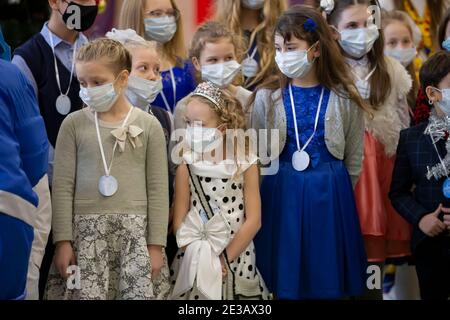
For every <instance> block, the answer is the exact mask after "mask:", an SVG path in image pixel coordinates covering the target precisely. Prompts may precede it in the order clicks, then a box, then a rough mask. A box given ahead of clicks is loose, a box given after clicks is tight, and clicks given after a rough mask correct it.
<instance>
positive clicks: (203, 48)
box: [175, 22, 251, 129]
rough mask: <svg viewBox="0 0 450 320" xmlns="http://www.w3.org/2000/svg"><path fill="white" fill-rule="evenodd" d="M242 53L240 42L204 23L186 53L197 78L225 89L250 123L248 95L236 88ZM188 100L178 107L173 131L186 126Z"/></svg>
mask: <svg viewBox="0 0 450 320" xmlns="http://www.w3.org/2000/svg"><path fill="white" fill-rule="evenodd" d="M242 53H243V48H242V43H241V42H240V40H239V39H238V38H237V37H236V36H234V35H233V34H232V33H231V32H230V31H229V30H228V29H227V28H226V27H225V26H224V25H222V24H220V23H218V22H206V23H205V24H203V25H202V26H200V27H199V28H198V30H197V32H196V33H195V34H194V37H193V39H192V42H191V48H190V50H189V56H190V58H191V59H192V63H193V64H194V67H195V69H196V70H197V76H198V78H199V79H200V80H202V81H210V82H212V83H213V84H214V85H216V86H217V87H219V88H226V89H228V90H229V91H230V92H231V93H232V94H233V95H234V96H235V97H236V99H238V100H239V102H240V103H241V105H242V107H244V113H245V115H246V119H247V123H249V120H250V113H251V110H250V109H249V108H248V106H247V105H248V99H249V98H250V95H251V92H250V91H248V90H247V89H244V88H243V87H242V86H240V85H238V84H239V83H241V82H242V76H241V65H240V64H239V62H238V60H239V61H240V60H241V59H240V57H241V56H242ZM188 98H189V97H186V98H184V99H183V100H181V101H180V102H179V103H178V104H177V108H176V110H175V129H180V128H185V127H186V123H185V122H184V113H185V112H186V104H187V100H188Z"/></svg>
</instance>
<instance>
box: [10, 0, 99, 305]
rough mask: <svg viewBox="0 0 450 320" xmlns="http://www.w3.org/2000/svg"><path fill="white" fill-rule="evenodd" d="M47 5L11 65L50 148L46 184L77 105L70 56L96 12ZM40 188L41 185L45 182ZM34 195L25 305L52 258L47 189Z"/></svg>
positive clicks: (76, 5)
mask: <svg viewBox="0 0 450 320" xmlns="http://www.w3.org/2000/svg"><path fill="white" fill-rule="evenodd" d="M48 3H49V6H50V8H51V15H50V20H49V21H48V22H46V23H45V24H44V26H43V27H42V30H41V31H40V32H39V33H37V34H35V35H34V36H33V37H31V38H30V39H29V40H28V41H27V42H25V43H24V44H23V45H21V46H20V47H19V48H17V49H16V50H15V52H14V57H13V61H12V62H13V63H14V64H15V65H17V66H18V67H19V69H20V70H21V71H22V72H23V73H24V74H25V75H26V77H27V78H28V80H29V81H30V82H31V85H32V86H33V88H34V92H35V95H36V97H37V98H38V102H39V109H40V112H41V115H42V117H43V118H44V121H45V127H46V130H47V134H48V139H49V142H50V148H49V170H48V173H49V180H50V181H51V178H52V167H53V152H54V147H55V144H56V138H57V136H58V132H59V128H60V126H61V123H62V121H63V120H64V118H65V117H66V116H67V115H68V114H69V113H71V112H73V111H76V110H79V109H81V107H82V105H83V103H82V101H81V99H80V98H79V96H78V92H79V90H80V85H79V83H78V81H77V78H76V76H75V69H74V56H75V53H76V51H77V48H80V47H81V46H82V45H83V44H85V43H86V42H87V41H88V40H87V38H86V37H85V36H84V35H83V34H82V33H81V32H83V31H86V30H87V29H89V28H90V27H91V26H92V24H93V23H94V21H95V18H96V16H97V11H98V7H97V4H96V1H95V0H74V1H67V0H49V1H48ZM43 184H47V180H46V181H45V182H43ZM41 188H42V189H41ZM39 189H40V190H41V191H39V190H38V191H37V193H38V195H39V199H40V207H39V209H38V214H37V222H36V225H35V232H36V235H35V239H36V241H35V242H34V243H33V250H32V255H31V256H32V257H31V260H32V262H30V266H31V268H30V274H29V288H30V289H29V291H30V295H29V297H28V298H30V299H37V298H38V294H37V292H36V291H37V282H38V281H39V268H40V267H41V263H42V259H43V257H44V252H45V251H48V255H47V256H49V257H50V256H52V255H53V254H52V252H51V251H53V250H52V249H53V248H47V249H45V248H46V245H47V240H48V236H49V233H50V226H51V205H50V194H49V191H48V186H47V185H43V186H39ZM50 243H51V242H50ZM49 264H50V261H45V262H44V263H43V266H42V270H41V272H40V276H41V278H42V279H41V280H40V283H41V284H42V286H41V287H40V292H41V293H42V291H43V284H45V280H46V276H47V272H48V268H49ZM31 288H32V289H31Z"/></svg>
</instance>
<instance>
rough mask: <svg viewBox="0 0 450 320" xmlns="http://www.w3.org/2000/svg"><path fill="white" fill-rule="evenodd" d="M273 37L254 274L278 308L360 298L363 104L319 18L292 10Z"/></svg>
mask: <svg viewBox="0 0 450 320" xmlns="http://www.w3.org/2000/svg"><path fill="white" fill-rule="evenodd" d="M274 37H275V48H276V51H277V54H276V62H277V65H278V67H279V69H280V71H281V72H282V74H280V75H277V76H275V77H274V78H272V79H268V81H267V82H266V84H263V85H262V86H261V87H260V89H259V90H258V91H257V92H256V95H255V98H254V105H253V114H252V123H253V127H254V128H255V129H257V130H259V132H261V131H260V129H268V130H278V138H277V139H275V140H274V138H273V137H274V136H275V137H276V135H273V134H270V132H269V134H267V135H261V136H260V144H259V147H260V149H259V151H260V154H259V157H260V159H261V161H262V162H263V161H264V159H267V158H268V159H269V160H271V163H270V165H271V168H272V170H269V173H272V175H267V176H264V177H263V180H262V185H261V198H262V208H263V210H262V229H261V231H260V232H259V234H258V235H257V237H256V240H255V244H256V251H257V253H258V252H259V253H260V254H259V255H258V254H257V255H256V256H257V266H258V268H259V269H260V270H261V273H262V275H263V278H264V280H265V281H266V283H267V286H268V287H269V289H270V290H271V291H272V292H273V293H274V295H275V297H276V298H278V299H338V298H342V297H345V296H355V295H359V294H361V293H362V292H363V286H364V284H365V272H366V255H365V252H364V245H363V240H362V236H361V231H360V227H359V221H358V215H357V212H356V206H355V201H354V197H353V187H352V186H353V185H354V184H355V182H356V181H357V178H358V175H359V172H360V168H361V161H362V150H363V132H364V121H363V109H365V105H364V103H363V101H362V100H361V97H360V96H359V94H358V93H357V90H356V87H355V86H354V84H353V82H352V80H351V77H350V76H349V71H348V68H347V66H346V64H345V62H344V60H343V58H342V55H341V54H340V53H339V48H338V46H337V44H336V43H335V42H334V40H333V38H332V35H331V32H330V30H329V28H328V26H327V24H326V22H325V21H324V19H323V17H322V16H321V15H320V13H318V12H316V11H315V10H314V9H310V8H308V7H305V6H294V7H292V8H290V9H289V10H288V11H286V12H285V13H284V14H283V15H282V16H281V17H280V19H279V20H278V23H277V26H276V29H275V35H274ZM272 133H273V132H272ZM264 149H268V153H267V154H262V152H261V151H262V150H264ZM273 169H275V170H273ZM261 252H264V254H261Z"/></svg>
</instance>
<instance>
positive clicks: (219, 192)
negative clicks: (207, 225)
mask: <svg viewBox="0 0 450 320" xmlns="http://www.w3.org/2000/svg"><path fill="white" fill-rule="evenodd" d="M199 180H200V182H201V186H202V188H203V190H204V192H205V198H206V200H207V201H208V202H209V203H210V205H211V207H212V209H213V211H214V212H217V211H218V210H220V212H222V213H225V214H226V220H227V221H228V223H229V225H230V227H231V231H230V233H231V235H232V236H234V235H236V233H237V232H238V231H239V228H240V226H241V225H242V223H243V222H244V221H245V213H244V209H245V206H244V194H243V187H244V186H243V183H242V182H240V181H242V180H235V179H224V178H222V177H220V178H214V177H199ZM190 187H191V188H190V189H191V190H190V191H191V205H193V206H194V207H196V208H197V209H198V210H200V209H201V208H202V202H201V201H200V200H199V197H198V195H197V193H196V192H195V189H194V188H193V186H190ZM183 256H184V252H182V251H181V250H180V251H179V252H178V254H177V256H176V258H177V260H175V262H174V265H175V266H174V268H175V270H173V269H171V270H170V283H171V284H172V285H174V284H175V282H176V281H175V280H176V278H177V273H178V270H179V264H180V262H181V261H182V258H183ZM254 263H255V249H254V245H253V243H250V245H249V246H248V247H247V249H245V250H244V251H243V252H242V253H241V255H240V256H238V257H237V258H236V259H234V260H233V261H231V262H230V269H231V270H232V271H230V272H232V273H233V274H234V277H240V278H242V279H247V280H249V281H251V280H253V279H255V278H258V277H260V275H259V273H258V271H257V268H256V266H255V265H254ZM261 285H262V283H259V284H258V287H257V288H256V289H257V290H260V291H263V288H262V286H261ZM183 296H184V299H191V300H199V299H200V297H203V296H202V295H201V294H199V292H198V290H197V289H195V290H191V292H188V293H187V294H185V295H183Z"/></svg>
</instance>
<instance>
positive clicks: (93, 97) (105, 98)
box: [79, 82, 119, 112]
mask: <svg viewBox="0 0 450 320" xmlns="http://www.w3.org/2000/svg"><path fill="white" fill-rule="evenodd" d="M79 96H80V98H81V100H83V102H84V103H85V104H87V105H88V106H89V107H90V108H92V110H94V111H96V112H107V111H109V110H110V109H111V108H112V106H113V105H114V103H115V102H116V101H117V98H118V97H119V95H118V94H117V93H116V91H115V89H114V85H113V83H112V82H111V83H107V84H104V85H101V86H98V87H94V88H83V87H81V88H80V93H79Z"/></svg>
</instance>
